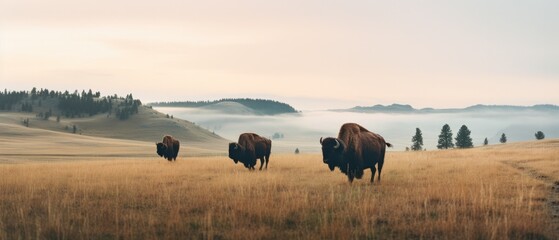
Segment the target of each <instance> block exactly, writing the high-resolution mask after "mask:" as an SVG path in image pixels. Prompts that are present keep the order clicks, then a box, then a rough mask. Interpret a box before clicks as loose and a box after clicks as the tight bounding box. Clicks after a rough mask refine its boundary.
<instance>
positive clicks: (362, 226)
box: [0, 140, 559, 239]
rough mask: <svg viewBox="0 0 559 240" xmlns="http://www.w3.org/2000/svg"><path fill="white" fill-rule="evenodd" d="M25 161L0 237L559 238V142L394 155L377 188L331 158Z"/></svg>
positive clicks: (17, 168)
mask: <svg viewBox="0 0 559 240" xmlns="http://www.w3.org/2000/svg"><path fill="white" fill-rule="evenodd" d="M100 150H102V149H100ZM76 157H79V156H78V155H76ZM5 158H9V156H8V157H5ZM25 158H27V160H28V161H25V162H24V163H20V161H11V162H10V161H6V162H4V163H1V164H0V239H558V238H559V233H558V232H559V229H558V228H557V224H558V219H559V217H558V215H557V214H558V213H557V207H558V205H559V200H558V196H557V195H559V189H558V187H559V186H557V185H559V177H558V176H559V174H557V171H558V170H559V169H558V168H559V164H558V162H559V141H558V140H546V141H538V142H530V143H514V144H505V145H500V146H491V147H485V148H475V149H469V150H449V151H427V152H390V153H389V154H388V155H387V159H386V163H385V168H384V169H383V173H382V182H381V183H380V184H379V183H376V182H375V183H374V184H373V185H371V184H369V182H368V179H369V178H370V172H369V171H367V172H366V174H365V176H364V179H362V180H357V181H355V182H354V183H353V185H349V184H348V183H347V180H346V178H345V176H344V175H343V174H341V173H340V172H339V171H338V170H336V171H335V172H330V171H329V170H328V169H327V167H326V166H325V165H324V164H323V163H322V160H321V156H320V154H314V155H313V154H310V155H287V154H286V155H278V154H276V155H272V157H271V160H270V165H269V169H268V170H267V171H261V172H259V171H254V172H250V171H248V170H246V169H244V168H243V167H242V166H241V165H235V164H233V162H232V161H231V160H229V159H227V158H226V157H188V158H181V159H178V160H177V162H176V163H169V162H167V161H165V160H163V159H161V158H156V156H145V157H144V156H139V157H133V158H122V157H118V156H105V157H90V156H81V157H79V159H81V160H84V161H74V160H73V159H72V157H67V158H65V159H61V160H59V161H48V162H42V161H41V160H42V157H41V156H40V155H36V156H35V155H33V156H32V155H30V156H27V157H25ZM554 185H555V186H554ZM554 215H555V216H554Z"/></svg>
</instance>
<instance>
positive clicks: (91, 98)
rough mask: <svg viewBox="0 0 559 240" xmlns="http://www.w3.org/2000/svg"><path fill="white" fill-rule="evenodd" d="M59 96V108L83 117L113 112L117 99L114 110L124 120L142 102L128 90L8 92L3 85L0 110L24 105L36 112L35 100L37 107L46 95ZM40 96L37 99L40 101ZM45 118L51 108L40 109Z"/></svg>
mask: <svg viewBox="0 0 559 240" xmlns="http://www.w3.org/2000/svg"><path fill="white" fill-rule="evenodd" d="M48 98H50V99H55V100H58V110H59V112H60V113H61V114H62V115H63V116H65V117H68V118H74V117H81V116H83V115H89V116H93V115H95V114H100V113H109V114H111V113H112V112H113V106H114V105H116V104H115V103H118V105H117V107H116V109H114V110H115V115H116V116H117V118H119V119H121V120H125V119H128V118H129V117H130V116H131V115H133V114H136V113H138V108H139V106H141V105H142V103H141V101H140V100H137V99H136V100H135V99H134V98H133V96H132V94H128V95H127V96H126V98H119V97H118V95H116V94H115V95H113V96H108V97H101V93H100V92H95V93H93V91H92V90H91V89H90V90H89V91H88V92H86V91H85V90H82V92H81V93H79V92H78V91H77V90H76V91H74V92H73V93H70V92H69V91H64V92H61V91H52V90H48V89H43V88H41V89H39V90H38V89H37V88H33V89H32V90H31V91H29V92H28V91H19V92H16V91H12V92H9V91H8V90H7V89H4V92H0V110H8V111H13V110H16V109H15V108H18V107H19V106H21V109H19V108H18V109H17V110H21V111H23V112H33V104H34V103H35V102H37V105H38V107H41V104H42V101H41V100H46V99H48ZM37 100H38V101H37ZM41 115H42V116H40V117H44V118H46V119H48V117H50V116H52V115H53V112H52V109H49V111H48V112H45V113H41ZM45 116H46V117H45Z"/></svg>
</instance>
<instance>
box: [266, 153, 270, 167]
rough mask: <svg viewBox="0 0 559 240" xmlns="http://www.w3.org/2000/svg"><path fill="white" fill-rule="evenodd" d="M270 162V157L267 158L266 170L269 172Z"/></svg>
mask: <svg viewBox="0 0 559 240" xmlns="http://www.w3.org/2000/svg"><path fill="white" fill-rule="evenodd" d="M269 161H270V156H268V157H266V170H268V162H269Z"/></svg>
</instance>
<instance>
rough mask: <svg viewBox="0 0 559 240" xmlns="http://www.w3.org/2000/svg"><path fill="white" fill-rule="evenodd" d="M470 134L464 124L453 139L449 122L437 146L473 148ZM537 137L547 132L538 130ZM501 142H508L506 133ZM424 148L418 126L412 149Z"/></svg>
mask: <svg viewBox="0 0 559 240" xmlns="http://www.w3.org/2000/svg"><path fill="white" fill-rule="evenodd" d="M470 134H471V131H470V130H469V129H468V127H467V126H466V125H462V127H460V130H458V133H457V134H456V138H454V139H453V138H452V130H451V129H450V126H449V125H448V124H445V125H444V126H443V127H442V129H441V133H440V134H439V140H438V144H437V148H438V149H449V148H454V147H455V146H456V147H457V148H472V147H474V144H473V142H472V138H471V137H470ZM535 137H536V139H537V140H541V139H544V138H545V134H544V133H543V132H542V131H538V132H536V133H535ZM453 140H455V141H456V142H453ZM499 142H501V143H506V142H507V136H506V134H505V133H503V134H502V135H501V138H500V139H499ZM488 144H489V141H488V140H487V138H485V140H484V141H483V145H488ZM408 149H409V148H408V147H406V150H408ZM422 149H423V134H422V132H421V129H419V128H416V129H415V135H414V136H413V137H412V146H411V150H413V151H420V150H422Z"/></svg>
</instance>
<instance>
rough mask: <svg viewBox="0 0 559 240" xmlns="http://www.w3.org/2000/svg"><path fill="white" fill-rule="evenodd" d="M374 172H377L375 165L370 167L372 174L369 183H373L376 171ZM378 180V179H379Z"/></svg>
mask: <svg viewBox="0 0 559 240" xmlns="http://www.w3.org/2000/svg"><path fill="white" fill-rule="evenodd" d="M376 172H377V169H376V168H375V166H373V167H371V173H372V175H371V183H373V182H374V180H375V173H376ZM379 174H380V171H379ZM379 181H380V180H379Z"/></svg>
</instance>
